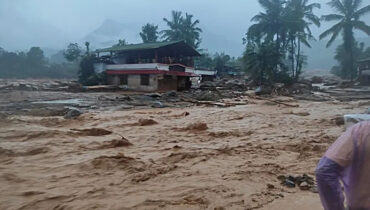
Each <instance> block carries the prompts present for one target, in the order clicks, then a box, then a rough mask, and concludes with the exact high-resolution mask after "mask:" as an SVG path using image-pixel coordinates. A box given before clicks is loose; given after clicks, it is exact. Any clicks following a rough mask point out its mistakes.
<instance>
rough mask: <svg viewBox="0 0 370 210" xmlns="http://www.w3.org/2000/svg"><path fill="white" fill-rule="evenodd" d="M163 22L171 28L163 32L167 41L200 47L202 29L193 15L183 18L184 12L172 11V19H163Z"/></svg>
mask: <svg viewBox="0 0 370 210" xmlns="http://www.w3.org/2000/svg"><path fill="white" fill-rule="evenodd" d="M163 21H164V22H166V24H167V26H168V27H169V29H166V30H163V31H161V34H162V38H163V39H164V40H165V41H179V40H184V41H185V42H186V43H187V44H189V45H190V46H192V47H194V48H198V47H199V45H200V43H201V38H200V34H201V32H202V29H201V28H199V27H198V25H199V20H193V15H190V14H188V13H186V14H185V17H183V15H182V12H179V11H172V19H171V20H168V19H167V18H163Z"/></svg>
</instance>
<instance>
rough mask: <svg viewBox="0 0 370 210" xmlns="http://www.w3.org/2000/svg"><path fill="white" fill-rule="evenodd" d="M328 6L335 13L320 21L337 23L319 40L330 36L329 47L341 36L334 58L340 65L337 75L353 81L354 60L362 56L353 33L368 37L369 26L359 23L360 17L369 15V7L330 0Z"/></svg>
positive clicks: (355, 0)
mask: <svg viewBox="0 0 370 210" xmlns="http://www.w3.org/2000/svg"><path fill="white" fill-rule="evenodd" d="M328 4H329V5H330V6H331V7H332V8H333V9H334V10H335V12H337V13H335V14H329V15H324V16H323V17H322V19H323V20H324V21H337V23H336V24H335V25H333V26H332V27H331V28H329V29H328V30H326V31H325V32H324V33H322V34H321V35H320V39H323V38H325V37H328V36H331V38H330V40H329V42H328V44H327V46H330V45H331V44H332V42H333V41H334V40H335V39H336V38H337V37H338V36H339V35H340V34H342V37H343V45H340V46H339V47H338V49H337V53H336V56H335V59H336V60H338V61H339V64H340V67H339V68H340V71H339V72H337V74H338V75H339V76H341V77H343V78H346V79H351V80H353V79H354V78H355V77H356V76H357V67H356V60H357V59H358V58H360V57H361V56H362V53H361V52H358V51H359V50H358V46H357V45H358V43H357V42H356V40H355V37H354V33H353V31H354V30H355V29H356V30H360V31H362V32H364V33H366V34H367V35H369V36H370V26H368V25H367V24H366V23H365V22H364V21H361V17H363V16H364V15H366V14H368V13H370V5H367V6H365V7H362V8H360V7H361V4H362V0H341V1H339V0H331V1H330V2H329V3H328ZM361 51H363V50H361Z"/></svg>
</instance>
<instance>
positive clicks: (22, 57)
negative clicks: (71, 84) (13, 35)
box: [0, 47, 77, 78]
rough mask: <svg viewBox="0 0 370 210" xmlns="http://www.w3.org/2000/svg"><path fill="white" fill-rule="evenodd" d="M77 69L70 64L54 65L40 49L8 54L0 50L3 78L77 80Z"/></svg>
mask: <svg viewBox="0 0 370 210" xmlns="http://www.w3.org/2000/svg"><path fill="white" fill-rule="evenodd" d="M76 76H77V67H76V65H73V64H70V63H61V64H57V63H52V62H50V61H49V60H48V59H46V58H45V56H44V52H43V51H42V50H41V49H40V48H39V47H32V48H31V49H30V50H29V51H28V52H7V51H6V50H4V49H2V48H0V77H1V78H76Z"/></svg>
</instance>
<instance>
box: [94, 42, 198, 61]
mask: <svg viewBox="0 0 370 210" xmlns="http://www.w3.org/2000/svg"><path fill="white" fill-rule="evenodd" d="M96 52H97V53H104V52H110V53H116V54H153V53H154V52H157V53H158V54H159V55H162V56H189V57H195V56H200V53H199V52H198V51H197V50H196V49H194V48H193V47H191V46H190V45H188V44H186V43H185V41H173V42H156V43H142V44H130V45H124V46H114V47H109V48H104V49H98V50H96Z"/></svg>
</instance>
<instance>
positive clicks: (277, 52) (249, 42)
mask: <svg viewBox="0 0 370 210" xmlns="http://www.w3.org/2000/svg"><path fill="white" fill-rule="evenodd" d="M259 3H260V5H261V6H262V8H263V9H264V11H263V12H260V13H259V14H257V15H256V16H254V17H253V18H252V21H253V22H255V24H253V25H252V26H251V27H250V28H249V29H248V32H247V34H246V38H245V39H244V41H245V43H246V50H245V52H244V55H243V60H244V64H245V69H246V71H247V72H248V73H249V74H250V75H252V77H253V78H254V79H255V80H257V81H258V83H260V84H265V83H274V82H285V83H289V82H293V81H297V80H298V79H299V75H300V74H301V73H302V69H303V65H304V63H305V60H306V57H305V56H304V55H303V53H302V47H301V45H305V46H307V47H311V45H310V40H314V37H313V35H312V33H311V28H310V27H311V25H315V26H320V18H319V17H317V16H316V15H315V14H314V9H319V8H320V4H317V3H309V1H308V0H288V1H283V0H259Z"/></svg>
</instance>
